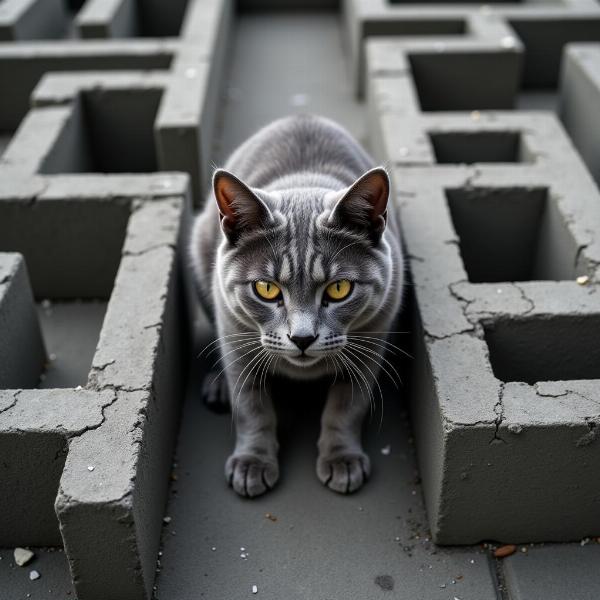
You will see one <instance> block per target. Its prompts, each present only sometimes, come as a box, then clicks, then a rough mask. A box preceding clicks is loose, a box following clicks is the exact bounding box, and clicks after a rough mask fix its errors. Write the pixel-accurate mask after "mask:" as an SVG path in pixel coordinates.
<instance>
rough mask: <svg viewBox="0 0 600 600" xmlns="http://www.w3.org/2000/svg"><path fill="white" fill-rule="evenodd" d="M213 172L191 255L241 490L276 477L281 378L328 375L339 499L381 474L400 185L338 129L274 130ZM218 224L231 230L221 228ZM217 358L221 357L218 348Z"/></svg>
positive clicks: (327, 443)
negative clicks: (370, 436)
mask: <svg viewBox="0 0 600 600" xmlns="http://www.w3.org/2000/svg"><path fill="white" fill-rule="evenodd" d="M226 169H227V170H224V169H218V170H217V171H216V172H215V173H214V178H213V193H214V198H215V200H216V202H215V201H214V200H209V201H207V203H206V205H205V207H204V209H203V211H202V212H201V214H200V215H199V216H198V218H197V219H196V222H195V224H194V230H193V235H192V244H191V258H192V265H193V270H194V274H195V279H196V282H197V284H198V288H199V291H200V295H201V297H202V301H203V303H204V304H205V307H206V309H207V310H208V311H209V314H211V315H212V318H213V319H214V320H215V323H216V327H217V332H218V336H219V337H218V339H217V341H216V342H215V344H218V348H219V350H220V353H221V361H222V365H223V366H222V373H221V374H224V376H225V378H226V384H227V385H226V386H225V385H222V384H221V385H220V381H219V377H217V378H216V379H215V378H213V377H211V376H210V375H209V376H208V378H207V381H208V382H209V384H211V385H212V387H211V388H210V389H209V390H208V394H209V395H212V398H213V400H215V399H218V398H219V396H220V395H221V396H222V395H223V394H226V395H227V397H228V401H229V402H230V404H231V408H232V413H233V419H234V422H235V428H236V444H235V449H234V451H233V454H232V455H231V456H230V457H229V459H228V460H227V462H226V465H225V474H226V477H227V479H228V480H229V482H230V484H231V485H232V486H233V489H234V490H235V491H236V492H237V493H238V494H240V495H242V496H258V495H259V494H262V493H264V492H266V491H267V490H268V489H270V488H272V487H273V486H274V485H275V483H276V482H277V479H278V477H279V466H278V461H277V452H278V447H279V446H278V443H277V438H276V417H275V411H274V409H273V403H272V400H271V396H270V393H269V390H270V383H271V381H272V377H273V375H274V374H277V375H282V376H286V377H289V378H291V379H292V380H294V379H295V380H298V379H303V380H306V379H309V380H314V379H318V378H322V377H326V376H329V377H331V380H332V385H331V387H330V388H329V392H328V396H327V400H326V404H325V408H324V411H323V415H322V419H321V434H320V437H319V441H318V452H319V454H318V459H317V476H318V478H319V479H320V480H321V481H322V482H323V483H324V484H325V485H327V486H328V487H329V488H331V489H332V490H335V491H336V492H342V493H349V492H353V491H355V490H357V489H358V488H360V487H361V486H362V484H363V483H364V481H365V480H366V478H367V477H368V476H369V473H370V462H369V457H368V456H367V455H366V454H365V452H364V451H363V449H362V444H361V428H362V422H363V419H364V417H365V415H366V413H367V411H368V409H369V406H370V403H371V402H373V399H374V396H373V392H372V387H373V385H374V384H375V385H378V384H377V377H378V374H379V371H380V369H381V370H382V371H385V372H386V373H388V374H389V375H391V370H392V369H393V366H392V365H391V363H389V362H386V359H385V358H384V357H383V353H384V350H385V348H386V346H387V345H389V342H387V341H386V337H387V330H388V329H389V328H390V325H391V323H392V322H393V321H394V318H395V316H396V313H397V311H398V309H399V305H400V301H401V294H402V286H403V262H402V254H401V247H400V241H399V239H400V238H399V227H398V223H397V216H396V212H395V210H393V209H391V210H387V207H388V197H389V179H388V176H387V173H386V172H385V170H384V169H383V168H381V167H376V168H374V165H373V161H372V159H371V158H370V157H369V156H368V155H367V154H366V152H365V151H364V150H363V149H362V148H361V147H360V145H359V144H358V143H357V142H356V141H355V140H354V139H353V138H352V137H351V136H350V134H349V133H348V132H346V131H345V130H344V129H342V128H341V127H340V126H338V125H336V124H335V123H334V122H332V121H329V120H327V119H324V118H321V117H315V116H296V117H289V118H285V119H281V120H278V121H275V122H273V123H271V124H270V125H268V126H267V127H265V128H263V129H261V130H260V131H259V132H258V133H256V134H254V135H253V136H252V137H251V138H249V139H248V140H247V141H246V142H244V143H243V144H242V145H241V146H240V147H239V148H238V149H237V150H236V151H235V152H234V153H233V155H232V156H231V157H230V159H229V160H228V162H227V164H226ZM219 225H220V226H219ZM213 349H216V346H213Z"/></svg>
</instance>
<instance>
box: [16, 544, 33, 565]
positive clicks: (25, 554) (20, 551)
mask: <svg viewBox="0 0 600 600" xmlns="http://www.w3.org/2000/svg"><path fill="white" fill-rule="evenodd" d="M13 556H14V557H15V563H17V566H19V567H24V566H25V565H26V564H27V563H28V562H29V561H30V560H31V559H32V558H33V557H34V556H35V554H34V553H33V552H32V551H31V550H28V549H27V548H15V550H14V552H13Z"/></svg>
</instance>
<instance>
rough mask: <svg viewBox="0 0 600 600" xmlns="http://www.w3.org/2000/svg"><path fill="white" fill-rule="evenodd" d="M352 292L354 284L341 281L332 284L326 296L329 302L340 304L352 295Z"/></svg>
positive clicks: (326, 290) (344, 280)
mask: <svg viewBox="0 0 600 600" xmlns="http://www.w3.org/2000/svg"><path fill="white" fill-rule="evenodd" d="M351 291H352V283H351V282H350V281H348V280H347V279H339V280H338V281H334V282H333V283H330V284H329V285H328V286H327V288H326V289H325V294H326V296H327V299H328V300H333V301H334V302H338V301H339V300H343V299H344V298H346V297H347V296H349V295H350V292H351Z"/></svg>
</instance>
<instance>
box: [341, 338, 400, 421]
mask: <svg viewBox="0 0 600 600" xmlns="http://www.w3.org/2000/svg"><path fill="white" fill-rule="evenodd" d="M351 345H352V346H353V350H351V349H350V348H348V352H352V353H356V354H361V355H363V356H364V357H365V358H368V359H370V360H371V361H373V362H374V363H375V364H376V365H377V367H378V368H380V369H382V370H383V371H384V372H385V373H386V374H387V375H388V377H390V379H392V381H394V380H393V378H392V376H391V375H390V374H389V373H388V371H387V369H386V368H385V367H384V366H383V365H382V364H381V363H380V362H379V361H378V360H377V359H376V358H374V357H373V356H370V355H368V354H365V353H364V352H363V351H362V350H366V348H362V349H361V348H360V346H358V345H357V344H351ZM371 352H372V353H373V354H374V355H376V356H377V358H379V359H381V358H383V357H382V356H380V355H379V354H377V353H376V352H375V351H371ZM357 358H358V357H357ZM361 362H362V363H363V364H364V365H365V367H366V368H367V369H368V371H369V372H370V373H371V375H372V377H373V380H374V381H375V384H376V385H377V389H378V390H379V398H380V400H381V413H380V417H379V431H381V428H382V427H383V410H384V399H383V391H382V389H381V386H380V385H379V381H378V380H377V378H376V377H375V375H374V374H373V371H372V370H371V369H370V367H369V366H368V365H367V364H366V363H365V362H364V361H362V360H361ZM394 384H395V382H394Z"/></svg>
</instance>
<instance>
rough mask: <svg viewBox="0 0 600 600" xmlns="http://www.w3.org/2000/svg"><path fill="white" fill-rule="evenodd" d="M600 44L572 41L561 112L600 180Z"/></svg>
mask: <svg viewBox="0 0 600 600" xmlns="http://www.w3.org/2000/svg"><path fill="white" fill-rule="evenodd" d="M599 107H600V44H571V45H569V46H567V48H566V50H565V54H564V57H563V63H562V70H561V80H560V102H559V114H560V118H561V119H562V122H563V124H564V126H565V129H566V130H567V131H568V132H569V135H570V136H571V139H572V140H573V143H574V144H575V147H576V148H577V150H578V151H579V153H580V154H581V156H582V158H583V160H584V161H585V163H586V165H587V167H588V169H589V170H590V173H591V174H592V175H593V176H594V178H595V179H596V183H600V152H598V148H600V114H599V112H598V111H599V110H600V108H599Z"/></svg>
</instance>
